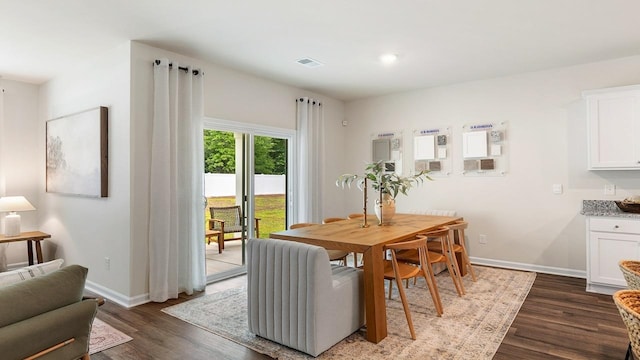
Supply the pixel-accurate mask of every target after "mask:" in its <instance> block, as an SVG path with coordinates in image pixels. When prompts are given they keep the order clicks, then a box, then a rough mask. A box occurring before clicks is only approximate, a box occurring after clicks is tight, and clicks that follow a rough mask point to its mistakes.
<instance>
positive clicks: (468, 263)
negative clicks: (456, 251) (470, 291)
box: [462, 246, 477, 282]
mask: <svg viewBox="0 0 640 360" xmlns="http://www.w3.org/2000/svg"><path fill="white" fill-rule="evenodd" d="M462 261H463V262H464V266H466V267H467V270H469V273H471V279H472V280H473V281H474V282H476V281H477V278H476V272H475V271H474V270H473V266H471V260H469V255H467V249H465V247H464V246H462Z"/></svg>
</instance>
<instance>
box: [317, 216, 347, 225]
mask: <svg viewBox="0 0 640 360" xmlns="http://www.w3.org/2000/svg"><path fill="white" fill-rule="evenodd" d="M342 220H347V218H341V217H328V218H324V220H322V223H323V224H328V223H332V222H336V221H342Z"/></svg>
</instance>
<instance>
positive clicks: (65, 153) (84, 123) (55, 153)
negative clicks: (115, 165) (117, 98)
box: [46, 106, 109, 198]
mask: <svg viewBox="0 0 640 360" xmlns="http://www.w3.org/2000/svg"><path fill="white" fill-rule="evenodd" d="M108 117H109V110H108V108H107V107H104V106H100V107H96V108H92V109H88V110H84V111H81V112H77V113H74V114H71V115H65V116H62V117H58V118H55V119H51V120H48V121H47V122H46V152H47V157H46V191H47V192H50V193H59V194H67V195H77V196H86V197H99V198H102V197H107V196H108V178H109V176H108V170H109V169H108V167H109V166H108V163H109V161H108Z"/></svg>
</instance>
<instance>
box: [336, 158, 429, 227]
mask: <svg viewBox="0 0 640 360" xmlns="http://www.w3.org/2000/svg"><path fill="white" fill-rule="evenodd" d="M428 173H429V170H422V171H420V172H419V173H417V174H414V175H411V176H400V175H398V174H396V173H395V172H387V171H385V163H384V161H378V162H374V163H370V164H367V166H366V167H365V169H364V174H363V175H358V174H342V175H340V176H339V177H338V179H337V180H336V186H340V187H342V188H344V187H351V185H352V184H355V185H356V186H357V187H358V189H360V190H361V191H364V192H365V212H366V187H367V183H368V182H369V183H371V187H372V188H373V190H375V191H377V192H378V194H379V197H378V198H377V199H376V207H375V212H376V216H377V217H378V220H379V224H382V223H383V222H388V221H389V220H391V218H392V217H393V215H395V212H396V205H395V199H396V197H397V196H398V195H399V194H403V195H407V192H408V191H409V189H411V188H412V187H413V186H414V185H419V184H422V183H423V182H424V180H432V179H431V178H430V177H429V175H428Z"/></svg>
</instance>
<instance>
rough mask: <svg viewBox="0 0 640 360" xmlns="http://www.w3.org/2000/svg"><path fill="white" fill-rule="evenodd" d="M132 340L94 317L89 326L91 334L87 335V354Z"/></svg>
mask: <svg viewBox="0 0 640 360" xmlns="http://www.w3.org/2000/svg"><path fill="white" fill-rule="evenodd" d="M131 340H133V339H132V338H131V337H130V336H127V335H125V334H124V333H123V332H121V331H120V330H116V329H114V328H113V327H112V326H111V325H107V324H106V323H105V322H104V321H102V320H100V319H98V318H95V319H93V326H91V336H90V337H89V355H91V354H95V353H97V352H100V351H103V350H107V349H109V348H112V347H114V346H117V345H120V344H124V343H126V342H127V341H131Z"/></svg>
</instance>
